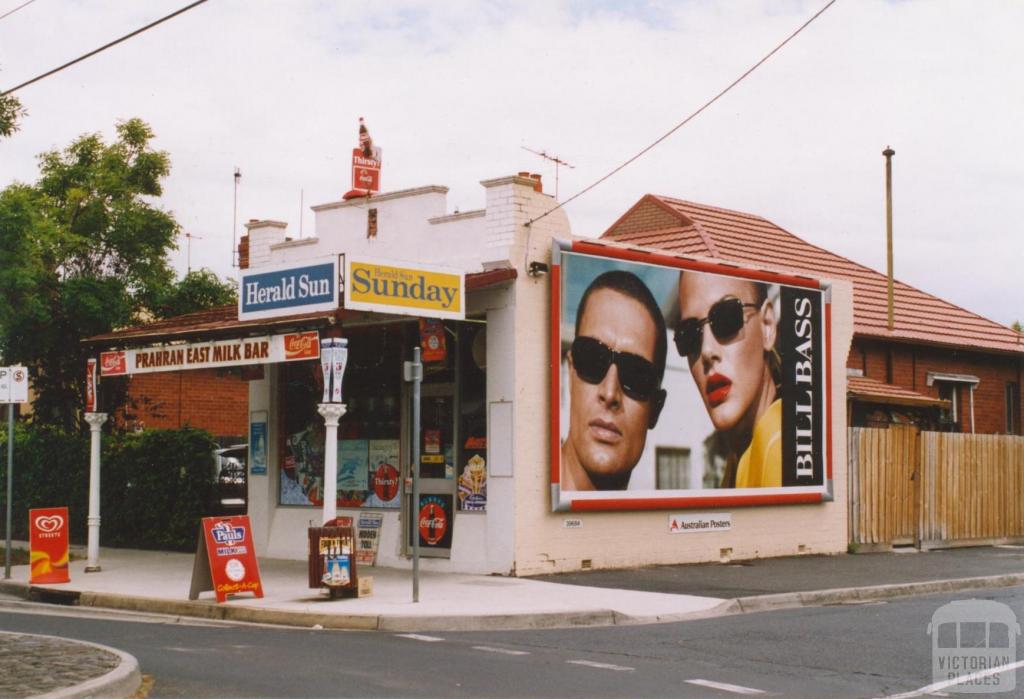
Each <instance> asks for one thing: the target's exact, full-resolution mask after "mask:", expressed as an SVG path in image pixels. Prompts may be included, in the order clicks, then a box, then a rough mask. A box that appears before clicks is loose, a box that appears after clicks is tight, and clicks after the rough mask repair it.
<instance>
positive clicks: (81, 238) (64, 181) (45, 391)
mask: <svg viewBox="0 0 1024 699" xmlns="http://www.w3.org/2000/svg"><path fill="white" fill-rule="evenodd" d="M152 138H153V132H152V130H151V129H150V128H149V126H148V125H147V124H146V123H145V122H143V121H141V120H139V119H131V120H128V121H125V122H122V123H120V124H118V126H117V139H116V140H115V141H114V142H113V143H105V142H104V140H103V138H102V137H101V136H100V135H99V134H87V135H84V136H81V137H80V138H78V139H77V140H75V141H74V142H73V143H72V144H71V145H70V146H68V147H67V148H65V149H64V150H61V151H57V150H54V151H50V152H47V153H43V154H42V155H41V156H39V163H40V178H39V181H38V182H37V183H36V184H35V185H34V186H27V185H20V184H18V185H12V186H10V187H8V188H7V189H6V190H4V191H3V192H0V259H2V260H3V261H4V263H3V265H0V292H2V293H0V352H2V353H3V356H4V360H5V361H6V362H8V363H14V362H21V363H24V364H25V365H26V366H28V367H29V374H30V377H31V379H32V386H33V389H34V390H35V392H36V396H37V398H36V401H35V404H34V416H35V419H36V420H37V421H41V422H43V423H47V424H56V425H62V426H64V427H71V426H73V425H74V424H75V423H76V421H77V414H78V411H79V410H80V407H81V401H82V395H83V391H84V379H85V361H86V358H87V357H88V355H89V352H88V350H86V349H84V348H83V347H82V345H81V342H80V341H81V340H82V339H83V338H86V337H89V336H91V335H96V334H100V333H104V332H109V331H110V330H113V329H114V328H117V327H122V326H125V325H129V324H131V323H133V322H136V321H138V319H139V318H140V317H142V314H143V312H149V313H151V312H152V310H151V309H153V308H154V307H156V306H157V305H158V304H159V300H160V299H161V298H163V297H165V296H166V295H167V294H168V289H169V288H170V287H171V286H172V284H173V283H174V275H173V272H172V270H171V267H170V264H169V260H168V253H169V251H170V250H171V249H173V248H174V239H175V235H176V234H177V232H178V224H177V222H175V220H174V218H173V217H172V216H171V214H169V213H167V212H165V211H163V210H161V209H160V208H158V207H157V206H155V205H154V204H152V203H151V201H152V198H155V197H159V196H160V194H161V192H162V188H161V180H162V179H163V178H164V177H166V176H167V174H168V173H169V171H170V159H169V157H168V155H167V154H166V153H164V152H162V151H157V150H154V149H153V148H152V147H151V143H150V142H151V140H152Z"/></svg>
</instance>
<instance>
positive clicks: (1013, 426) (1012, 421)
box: [1006, 381, 1020, 434]
mask: <svg viewBox="0 0 1024 699" xmlns="http://www.w3.org/2000/svg"><path fill="white" fill-rule="evenodd" d="M1019 411H1020V385H1019V384H1017V383H1014V382H1013V381H1007V382H1006V434H1020V414H1019Z"/></svg>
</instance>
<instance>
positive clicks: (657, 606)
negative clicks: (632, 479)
mask: <svg viewBox="0 0 1024 699" xmlns="http://www.w3.org/2000/svg"><path fill="white" fill-rule="evenodd" d="M192 561H193V556H192V554H181V553H166V552H155V551H132V550H124V549H102V550H101V553H100V564H101V566H102V571H101V572H97V573H88V574H86V573H85V572H84V562H83V561H72V563H71V582H70V583H65V584H61V585H29V584H28V573H29V571H28V566H16V567H15V568H14V569H13V570H12V578H11V580H5V581H0V592H3V593H7V594H10V595H16V596H18V597H22V598H24V599H28V600H35V601H42V602H51V603H55V604H73V605H80V606H90V607H100V608H109V609H120V610H129V611H137V612H146V613H158V614H169V615H173V616H179V617H196V618H200V619H215V620H224V621H230V622H249V623H266V624H283V625H289V626H306V627H314V626H316V627H322V628H333V629H360V630H375V631H388V632H411V631H419V632H430V631H469V630H485V629H530V628H533V629H537V628H552V627H571V626H599V625H613V624H650V623H664V622H670V621H683V620H687V619H696V618H702V617H708V616H717V615H724V614H737V613H744V612H755V611H766V610H771V609H782V608H787V607H799V606H813V605H823V604H844V603H857V602H862V601H868V600H878V599H888V598H894V597H900V596H908V595H916V594H931V593H943V592H955V591H968V590H983V589H986V588H992V587H1006V586H1012V585H1024V546H1002V547H980V548H968V549H947V550H939V551H929V552H924V553H876V554H864V555H855V556H851V555H845V554H844V555H837V556H813V555H807V556H799V557H792V558H777V559H761V560H754V561H738V562H731V563H722V564H702V565H676V566H655V567H646V568H636V569H628V570H609V571H588V572H582V573H570V574H563V575H551V576H542V577H538V578H508V577H499V576H484V575H458V574H442V573H432V572H421V574H420V587H419V602H417V603H414V602H413V601H412V573H411V571H410V570H396V569H385V568H362V569H360V577H366V576H372V577H373V594H372V595H370V596H368V597H363V598H342V599H336V600H331V599H329V598H328V596H327V595H326V594H325V593H322V592H321V591H319V590H312V589H309V588H308V587H307V581H306V564H305V562H304V561H282V560H268V559H264V560H261V561H260V562H259V563H260V573H261V578H262V582H263V588H264V593H265V596H264V597H263V598H262V599H256V598H255V597H253V596H252V595H251V594H242V595H238V596H236V597H232V598H230V599H229V600H228V601H227V602H225V603H223V604H218V603H217V602H216V601H215V600H214V596H213V593H212V592H206V593H203V594H202V595H201V596H200V599H198V600H195V601H190V600H189V599H188V592H189V586H190V581H191V574H192ZM0 608H2V604H0ZM5 636H7V637H13V636H16V635H15V634H0V653H4V654H6V655H8V656H9V657H10V658H15V659H18V658H19V656H23V657H21V661H23V662H21V663H20V664H18V665H17V667H18V668H22V669H19V670H18V671H17V673H18V675H19V680H20V679H22V678H21V677H20V675H22V674H24V673H25V672H46V668H47V663H46V662H42V661H39V657H37V656H38V654H39V653H44V652H45V653H52V648H50V649H49V650H45V651H44V650H41V649H45V648H49V646H47V642H44V641H39V640H38V639H39V638H45V637H20V638H5ZM26 639H27V640H26ZM33 639H36V640H33ZM52 641H60V642H64V643H72V642H71V641H68V640H62V639H51V642H52ZM26 644H27V645H26ZM33 644H35V645H33ZM98 651H103V652H112V653H115V654H116V653H118V651H114V650H113V649H97V648H96V647H92V648H91V649H87V650H84V651H82V652H83V653H86V654H87V655H88V654H89V653H92V654H93V656H92V657H93V658H94V661H90V662H93V664H92V665H89V664H88V663H83V667H86V666H88V667H92V668H93V675H94V676H92V677H88V678H81V677H76V678H71V677H67V678H65V679H64V680H61V681H64V682H65V683H67V684H68V686H67V687H65V688H64V689H63V690H61V691H59V692H56V693H52V692H53V690H45V691H51V694H50V695H47V696H53V697H62V698H63V697H69V698H70V697H78V696H119V697H120V696H131V695H132V694H133V693H134V692H135V691H136V689H137V687H138V681H139V675H138V669H137V665H134V659H132V658H131V657H130V656H124V657H121V660H120V662H119V663H118V665H117V668H119V669H120V673H121V675H125V674H127V675H128V676H129V679H128V680H127V681H126V680H125V678H124V677H122V676H121V675H118V676H117V677H114V676H111V677H110V678H109V679H110V682H111V685H110V692H106V691H103V690H102V683H103V682H104V681H105V680H103V677H107V675H109V674H110V673H109V672H107V671H106V670H103V668H104V667H105V666H104V665H103V656H102V655H101V654H97V653H98ZM108 660H109V658H108ZM133 671H134V674H133ZM51 674H52V673H51ZM115 674H116V673H115ZM115 680H116V683H115ZM85 681H89V682H91V683H92V684H90V688H89V689H88V691H85V692H84V693H75V692H76V691H77V689H78V685H79V684H80V683H81V682H85ZM97 682H99V683H100V684H101V686H100V687H97V686H96V683H97ZM132 682H134V683H135V684H134V687H132V686H131V685H132ZM58 683H59V682H58ZM26 684H27V686H40V687H41V686H42V685H41V684H33V683H31V682H28V683H26ZM129 689H130V691H129ZM3 690H4V688H3V687H0V691H3ZM4 694H5V695H7V694H10V695H12V696H13V695H14V693H13V692H4ZM17 696H31V695H30V694H18V695H17Z"/></svg>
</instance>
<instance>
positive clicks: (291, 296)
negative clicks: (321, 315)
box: [238, 257, 338, 320]
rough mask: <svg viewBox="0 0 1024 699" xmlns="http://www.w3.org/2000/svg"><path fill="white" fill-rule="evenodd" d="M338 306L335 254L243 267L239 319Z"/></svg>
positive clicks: (327, 309) (309, 311)
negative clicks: (299, 262) (298, 262)
mask: <svg viewBox="0 0 1024 699" xmlns="http://www.w3.org/2000/svg"><path fill="white" fill-rule="evenodd" d="M337 307H338V260H337V258H336V257H331V258H324V259H320V260H315V261H311V262H309V263H307V264H304V265H301V266H296V265H295V264H294V263H292V264H290V265H287V266H282V265H273V266H267V267H260V268H258V269H255V270H243V271H242V273H241V275H240V278H239V281H238V319H239V320H249V319H253V318H272V317H276V316H284V315H293V314H295V313H311V312H314V311H329V310H332V309H334V308H337Z"/></svg>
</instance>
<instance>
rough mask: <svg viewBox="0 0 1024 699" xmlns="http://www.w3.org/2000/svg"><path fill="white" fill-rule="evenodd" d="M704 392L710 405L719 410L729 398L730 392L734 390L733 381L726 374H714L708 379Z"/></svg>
mask: <svg viewBox="0 0 1024 699" xmlns="http://www.w3.org/2000/svg"><path fill="white" fill-rule="evenodd" d="M704 390H705V392H706V394H707V397H708V405H709V406H711V407H712V408H717V407H718V406H720V405H721V404H722V403H724V402H725V399H726V398H728V397H729V391H731V390H732V379H730V378H729V377H728V376H725V375H724V374H712V375H711V376H709V377H708V383H707V386H706V387H705V388H704Z"/></svg>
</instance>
